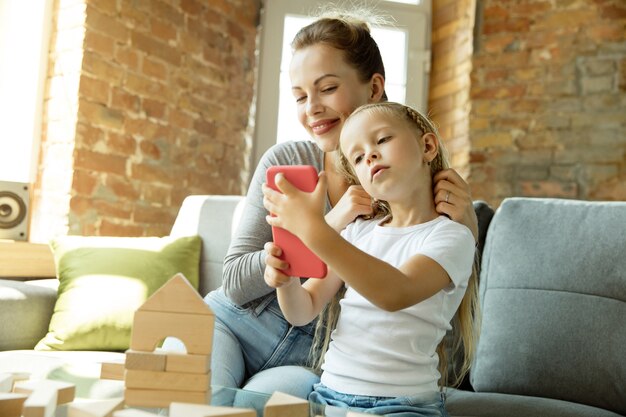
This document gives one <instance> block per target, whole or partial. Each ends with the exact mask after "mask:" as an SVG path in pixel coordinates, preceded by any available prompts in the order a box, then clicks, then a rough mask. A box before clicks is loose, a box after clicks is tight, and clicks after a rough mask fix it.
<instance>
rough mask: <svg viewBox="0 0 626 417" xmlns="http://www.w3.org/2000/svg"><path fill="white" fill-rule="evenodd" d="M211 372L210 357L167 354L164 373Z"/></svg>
mask: <svg viewBox="0 0 626 417" xmlns="http://www.w3.org/2000/svg"><path fill="white" fill-rule="evenodd" d="M210 370H211V355H188V354H184V353H174V352H171V353H170V352H168V353H167V359H166V361H165V371H167V372H185V373H190V374H206V373H208V372H209V371H210Z"/></svg>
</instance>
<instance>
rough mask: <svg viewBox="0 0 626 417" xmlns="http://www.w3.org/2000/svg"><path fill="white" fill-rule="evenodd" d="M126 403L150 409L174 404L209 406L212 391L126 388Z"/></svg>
mask: <svg viewBox="0 0 626 417" xmlns="http://www.w3.org/2000/svg"><path fill="white" fill-rule="evenodd" d="M124 402H125V403H126V405H130V406H134V407H149V408H150V407H158V408H166V407H168V406H169V405H170V404H171V403H173V402H182V403H193V404H209V403H210V402H211V391H210V390H209V391H206V392H200V391H172V390H169V389H167V387H163V389H162V390H155V389H134V388H126V389H125V390H124Z"/></svg>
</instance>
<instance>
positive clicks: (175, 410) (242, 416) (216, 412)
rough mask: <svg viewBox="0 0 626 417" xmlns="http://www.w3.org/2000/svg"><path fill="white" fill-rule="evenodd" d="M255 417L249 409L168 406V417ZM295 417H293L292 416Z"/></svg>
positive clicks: (174, 404)
mask: <svg viewBox="0 0 626 417" xmlns="http://www.w3.org/2000/svg"><path fill="white" fill-rule="evenodd" d="M225 416H228V417H256V411H255V410H253V409H251V408H236V407H218V406H213V405H200V404H184V403H177V402H173V403H172V404H170V410H169V417H225ZM294 417H295V416H294Z"/></svg>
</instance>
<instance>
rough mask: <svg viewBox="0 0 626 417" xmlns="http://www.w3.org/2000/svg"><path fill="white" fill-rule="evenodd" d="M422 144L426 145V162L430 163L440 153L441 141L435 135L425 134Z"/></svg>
mask: <svg viewBox="0 0 626 417" xmlns="http://www.w3.org/2000/svg"><path fill="white" fill-rule="evenodd" d="M422 143H423V144H424V161H425V162H430V161H432V160H433V159H435V157H436V156H437V154H438V153H439V140H438V139H437V135H435V134H434V133H430V132H429V133H424V135H423V136H422Z"/></svg>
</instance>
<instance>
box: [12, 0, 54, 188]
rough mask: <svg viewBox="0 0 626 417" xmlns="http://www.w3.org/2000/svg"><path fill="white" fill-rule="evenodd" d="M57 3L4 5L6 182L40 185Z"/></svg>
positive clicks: (14, 0) (40, 0)
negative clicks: (44, 107)
mask: <svg viewBox="0 0 626 417" xmlns="http://www.w3.org/2000/svg"><path fill="white" fill-rule="evenodd" d="M51 15H52V0H32V1H23V0H2V1H0V180H3V181H15V182H32V181H33V180H34V179H35V171H36V163H37V158H38V155H39V152H38V149H39V143H40V136H41V109H42V104H43V89H44V82H45V74H46V66H47V63H48V43H49V42H48V40H49V36H50V27H51V18H50V16H51Z"/></svg>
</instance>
